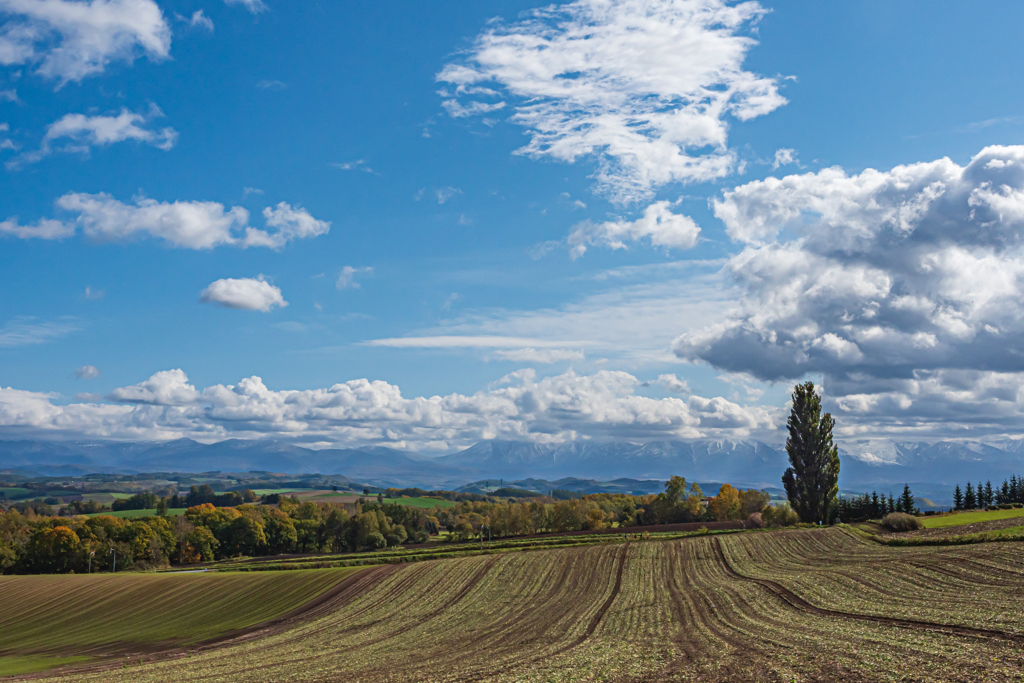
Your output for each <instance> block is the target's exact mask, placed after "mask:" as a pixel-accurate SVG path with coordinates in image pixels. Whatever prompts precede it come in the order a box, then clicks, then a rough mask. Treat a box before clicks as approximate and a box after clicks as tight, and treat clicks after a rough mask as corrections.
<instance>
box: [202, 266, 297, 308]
mask: <svg viewBox="0 0 1024 683" xmlns="http://www.w3.org/2000/svg"><path fill="white" fill-rule="evenodd" d="M199 300H200V301H202V302H203V303H216V304H220V305H221V306H223V307H225V308H237V309H240V310H244V311H263V312H264V313H268V312H269V311H270V309H272V308H274V307H275V306H277V307H281V308H283V307H285V306H287V305H288V302H287V301H285V300H284V297H283V296H282V295H281V290H280V289H279V288H278V287H275V286H274V285H272V284H270V283H269V282H267V281H266V280H265V279H264V278H263V276H262V275H260V276H259V277H258V278H251V277H246V278H239V279H234V278H226V279H223V280H217V281H216V282H211V283H210V285H209V286H208V287H207V288H206V289H204V290H203V291H202V293H201V294H200V296H199Z"/></svg>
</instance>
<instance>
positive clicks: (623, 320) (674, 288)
mask: <svg viewBox="0 0 1024 683" xmlns="http://www.w3.org/2000/svg"><path fill="white" fill-rule="evenodd" d="M722 264H723V262H722V261H686V262H681V263H670V264H657V268H651V267H646V266H645V267H642V268H619V269H616V270H615V271H606V272H605V273H601V274H600V275H599V277H597V278H594V279H595V280H597V281H598V282H603V281H605V280H608V281H609V282H608V283H607V286H606V287H605V289H603V290H598V291H596V292H591V293H589V294H587V295H586V296H582V297H579V298H578V299H575V300H572V301H570V302H568V303H565V304H562V305H560V306H557V307H552V308H540V309H535V310H531V309H506V308H478V309H469V310H466V311H463V312H460V315H459V316H458V317H454V318H452V319H450V320H446V321H444V322H443V323H442V324H441V325H439V326H437V327H432V328H428V329H423V330H419V331H417V334H416V335H415V336H409V337H400V338H396V339H388V340H377V343H378V344H381V345H387V346H394V347H408V348H415V347H424V348H427V347H429V348H452V349H455V348H467V347H476V348H526V347H532V348H580V349H585V350H586V351H587V355H588V357H592V356H594V354H593V353H592V352H591V350H592V349H595V350H600V352H601V354H602V355H606V356H608V357H611V358H617V359H622V360H625V361H627V362H629V363H630V365H632V366H645V365H649V364H657V365H659V366H662V367H663V366H664V364H666V363H670V364H671V363H678V362H679V359H678V358H677V357H676V356H674V355H673V353H672V342H673V340H674V339H675V338H676V337H678V336H679V334H680V332H681V331H684V330H686V329H688V327H689V326H691V325H692V326H694V327H696V328H697V329H699V328H700V327H703V326H704V325H706V324H711V323H716V322H724V321H725V320H727V319H729V316H730V315H731V313H732V312H733V310H734V309H736V308H737V307H738V303H737V301H736V300H737V298H738V296H739V291H738V290H736V289H735V288H734V287H731V286H730V285H729V283H728V281H727V280H726V275H725V274H723V273H721V272H719V271H720V269H721V268H722ZM605 276H607V277H605ZM666 276H668V277H667V279H666ZM631 281H632V282H631ZM371 343H372V342H371Z"/></svg>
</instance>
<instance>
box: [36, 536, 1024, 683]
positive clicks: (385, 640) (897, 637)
mask: <svg viewBox="0 0 1024 683" xmlns="http://www.w3.org/2000/svg"><path fill="white" fill-rule="evenodd" d="M1007 545H1010V544H991V545H990V546H971V547H969V548H952V549H950V548H943V549H933V548H924V549H921V548H915V549H895V548H888V547H883V546H877V545H868V544H864V543H861V542H859V541H858V540H857V539H855V538H853V537H852V536H850V535H848V534H845V533H843V532H841V531H839V530H835V529H832V530H829V529H824V530H806V531H795V532H781V533H774V532H773V533H759V534H743V535H739V536H727V537H696V538H689V539H682V540H676V541H645V542H631V543H621V544H604V545H602V546H591V547H582V548H569V549H559V550H547V551H538V552H532V553H513V554H506V555H500V556H493V555H492V556H477V557H465V558H459V559H452V560H439V561H432V562H423V563H417V564H410V565H389V566H386V567H380V568H376V569H369V570H366V571H364V572H360V573H358V574H356V575H354V576H352V577H349V579H348V580H346V582H345V583H344V584H343V585H339V586H337V587H336V588H335V589H333V590H332V591H330V592H329V593H327V594H324V595H322V596H320V597H319V598H318V599H317V600H316V601H314V602H312V603H310V604H309V605H306V606H304V607H303V608H301V609H299V610H295V611H294V612H293V613H290V614H288V615H284V616H283V617H281V618H280V619H277V620H274V621H273V622H271V623H268V624H263V625H261V626H260V627H254V628H252V629H247V630H246V631H245V632H244V633H234V634H227V635H225V637H224V638H223V639H219V641H218V642H210V643H206V644H204V645H203V647H202V648H199V649H193V650H191V651H190V652H187V653H182V652H179V653H162V654H160V655H158V656H156V657H155V659H154V661H152V662H147V663H144V664H142V665H141V666H140V665H138V664H137V662H136V663H134V664H133V665H131V666H129V667H128V668H126V669H118V668H116V666H120V662H117V663H116V666H112V664H115V663H110V664H108V665H107V666H106V668H105V669H101V668H97V667H93V668H90V669H87V670H78V671H76V672H74V673H73V674H72V673H71V672H68V674H66V675H65V676H64V678H65V679H67V680H75V681H79V680H81V681H86V680H104V681H107V680H109V681H114V682H115V683H118V682H120V681H133V682H134V681H140V682H141V683H150V682H152V683H156V682H158V681H159V682H161V683H162V682H163V681H167V680H175V681H189V682H193V681H210V682H212V681H218V682H220V681H225V682H227V681H239V682H241V681H245V682H246V683H249V682H250V681H257V682H259V681H267V682H268V683H269V682H270V681H274V682H275V683H276V682H277V681H335V680H342V679H343V680H346V681H348V680H352V681H366V682H376V681H381V682H383V681H480V680H488V681H556V680H566V679H569V678H572V679H574V680H580V681H586V680H598V679H600V680H610V681H648V680H649V681H662V680H680V681H690V680H700V681H747V680H750V681H793V680H797V681H833V680H844V681H880V680H893V681H917V680H928V681H946V680H949V681H965V682H966V681H977V680H991V681H1004V680H1005V681H1010V680H1021V678H1020V672H1021V671H1024V654H1022V652H1024V650H1022V648H1021V643H1022V642H1024V616H1022V615H1024V558H1022V557H1021V556H1020V553H1019V552H1013V551H1012V550H1010V551H1008V550H1007V548H1006V546H1007ZM992 578H996V579H997V580H998V582H999V583H1000V584H1001V585H992V583H991V582H990V581H987V580H988V579H992ZM1003 584H1005V585H1003ZM189 655H191V656H189ZM51 678H52V675H51Z"/></svg>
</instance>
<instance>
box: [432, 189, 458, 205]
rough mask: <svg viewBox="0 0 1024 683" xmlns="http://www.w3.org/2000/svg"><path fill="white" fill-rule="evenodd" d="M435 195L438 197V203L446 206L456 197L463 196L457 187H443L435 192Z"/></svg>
mask: <svg viewBox="0 0 1024 683" xmlns="http://www.w3.org/2000/svg"><path fill="white" fill-rule="evenodd" d="M434 193H435V194H436V195H437V203H438V204H444V203H445V202H446V201H448V200H449V199H451V198H452V197H454V196H455V195H457V194H462V190H460V189H459V188H457V187H442V188H441V189H439V190H435V191H434Z"/></svg>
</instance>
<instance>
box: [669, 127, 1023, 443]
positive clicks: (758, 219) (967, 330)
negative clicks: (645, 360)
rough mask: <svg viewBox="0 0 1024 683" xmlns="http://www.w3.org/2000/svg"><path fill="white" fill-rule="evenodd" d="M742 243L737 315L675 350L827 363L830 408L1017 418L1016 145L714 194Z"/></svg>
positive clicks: (1019, 179)
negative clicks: (963, 157) (967, 156)
mask: <svg viewBox="0 0 1024 683" xmlns="http://www.w3.org/2000/svg"><path fill="white" fill-rule="evenodd" d="M714 210H715V214H716V215H717V216H718V217H719V218H720V219H721V220H722V221H723V222H724V223H725V226H726V229H727V231H728V234H729V236H730V237H731V238H732V239H733V240H734V241H736V242H739V243H741V244H743V245H744V248H743V250H742V251H741V252H740V253H738V254H737V255H735V256H734V257H733V258H732V259H731V260H730V262H729V264H728V266H727V271H728V272H729V274H730V275H731V276H732V277H733V278H734V279H735V281H736V282H737V283H738V284H739V285H740V286H741V287H742V288H743V291H744V293H745V297H744V300H743V301H742V303H741V306H740V308H739V310H738V312H737V313H736V315H734V316H733V317H732V318H731V319H729V320H727V321H726V322H724V323H720V324H718V325H715V326H713V327H709V328H706V329H703V330H698V331H694V332H690V333H688V334H686V335H684V336H682V337H680V338H679V339H678V340H677V341H676V344H675V351H676V354H677V355H679V356H680V357H682V358H685V359H689V360H701V361H706V362H709V363H711V364H712V365H715V366H716V367H720V368H723V369H726V370H729V371H733V372H745V373H749V374H751V375H754V376H755V377H758V378H760V379H763V380H782V379H793V378H798V377H802V376H806V375H809V374H810V375H813V374H821V375H823V376H824V377H825V379H826V385H827V389H828V392H829V394H830V395H831V396H833V397H835V398H836V401H837V403H836V406H837V407H838V408H839V409H840V410H844V411H847V412H849V413H851V414H853V415H858V414H859V415H864V416H865V417H867V416H870V418H871V420H874V421H878V420H880V421H881V423H880V424H881V425H882V427H883V428H885V425H891V426H892V428H893V429H906V428H914V429H921V428H924V427H925V426H926V425H927V424H928V423H929V422H930V421H934V420H944V421H948V420H950V419H955V420H959V421H962V422H963V423H964V425H965V426H966V425H967V424H973V423H981V424H987V425H989V426H990V427H991V428H992V429H995V430H998V429H1000V428H1001V426H1004V425H1005V424H1006V423H1007V421H1009V420H1018V419H1019V418H1020V416H1021V411H1020V409H1019V406H1020V399H1021V393H1022V392H1021V381H1020V380H1021V376H1020V375H1019V374H1018V373H1022V372H1024V336H1022V333H1024V316H1022V313H1024V288H1022V280H1021V278H1022V275H1024V147H998V146H997V147H987V148H985V149H983V150H982V151H981V152H980V153H979V154H978V155H977V156H975V157H974V158H973V159H972V160H971V161H970V163H969V164H967V165H966V166H960V165H958V164H956V163H954V162H953V161H951V160H949V159H941V160H938V161H933V162H929V163H919V164H912V165H907V166H898V167H896V168H893V169H891V170H889V171H876V170H873V169H869V170H866V171H864V172H863V173H860V174H856V175H848V174H846V173H844V172H843V171H842V170H841V169H838V168H830V169H825V170H823V171H820V172H818V173H807V174H804V175H793V176H787V177H784V178H781V179H779V178H768V179H766V180H763V181H756V182H752V183H748V184H746V185H742V186H740V187H737V188H735V189H733V190H731V191H727V192H725V193H724V194H723V196H722V197H721V198H720V199H718V200H717V201H716V202H715V203H714Z"/></svg>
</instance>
